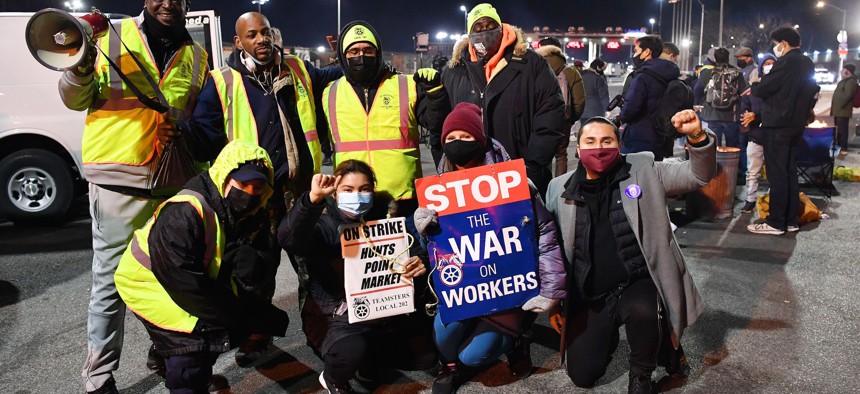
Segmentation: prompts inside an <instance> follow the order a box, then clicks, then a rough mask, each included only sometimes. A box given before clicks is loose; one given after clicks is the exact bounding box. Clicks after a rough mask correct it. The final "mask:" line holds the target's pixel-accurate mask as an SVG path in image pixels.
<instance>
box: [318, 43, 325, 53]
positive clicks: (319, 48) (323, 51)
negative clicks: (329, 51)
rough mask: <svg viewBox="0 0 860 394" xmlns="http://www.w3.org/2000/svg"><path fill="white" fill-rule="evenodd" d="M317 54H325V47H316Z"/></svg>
mask: <svg viewBox="0 0 860 394" xmlns="http://www.w3.org/2000/svg"><path fill="white" fill-rule="evenodd" d="M317 52H319V53H325V47H324V46H322V45H320V46H318V47H317Z"/></svg>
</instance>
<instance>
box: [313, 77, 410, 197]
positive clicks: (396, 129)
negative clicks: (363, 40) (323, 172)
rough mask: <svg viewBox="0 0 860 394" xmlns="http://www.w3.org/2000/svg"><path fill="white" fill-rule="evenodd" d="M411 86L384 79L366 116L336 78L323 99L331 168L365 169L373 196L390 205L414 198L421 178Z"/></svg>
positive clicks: (404, 80)
mask: <svg viewBox="0 0 860 394" xmlns="http://www.w3.org/2000/svg"><path fill="white" fill-rule="evenodd" d="M417 97H418V95H417V92H416V90H415V82H413V81H412V79H411V78H407V77H406V76H405V75H396V76H392V77H390V78H387V79H385V80H384V81H382V83H381V84H380V85H379V88H378V89H377V92H376V96H375V97H374V98H373V105H372V106H371V108H370V111H369V112H367V111H366V110H365V108H364V105H363V104H362V103H361V99H359V97H358V95H357V94H356V92H355V89H353V87H352V86H351V85H350V84H349V82H347V81H346V77H342V78H340V79H338V80H337V81H334V82H333V83H332V84H331V85H329V86H328V87H327V88H326V90H325V92H324V93H323V103H325V114H326V118H327V119H328V124H329V130H331V135H332V142H333V144H334V166H335V167H337V166H338V165H339V164H340V163H342V162H344V161H346V160H350V159H355V160H361V161H363V162H365V163H367V164H369V165H370V166H371V167H372V168H373V169H374V172H375V174H376V179H377V185H376V189H377V190H379V191H387V192H389V193H391V195H392V196H393V197H394V198H396V199H408V198H413V197H414V196H415V179H417V178H420V177H421V157H420V153H419V151H418V122H417V120H416V117H415V103H416V102H417Z"/></svg>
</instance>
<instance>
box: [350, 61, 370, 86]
mask: <svg viewBox="0 0 860 394" xmlns="http://www.w3.org/2000/svg"><path fill="white" fill-rule="evenodd" d="M376 61H377V59H376V56H367V55H361V56H356V57H350V58H347V59H346V66H347V68H349V72H350V74H352V78H353V79H355V82H358V83H359V84H362V85H370V84H371V83H372V82H373V77H374V76H376V70H377V66H376Z"/></svg>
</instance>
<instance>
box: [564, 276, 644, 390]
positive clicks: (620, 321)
mask: <svg viewBox="0 0 860 394" xmlns="http://www.w3.org/2000/svg"><path fill="white" fill-rule="evenodd" d="M659 298H660V297H659V295H658V293H657V287H655V286H654V281H652V280H651V278H650V277H648V278H643V279H639V280H637V281H635V282H633V283H631V284H630V285H629V286H627V288H625V289H624V290H623V291H622V292H621V294H619V295H610V296H608V297H606V298H605V299H603V300H599V301H591V302H585V303H582V304H579V305H578V306H575V308H576V309H577V310H576V313H575V314H574V315H573V316H568V319H569V321H568V324H567V327H568V328H567V335H568V337H569V338H570V341H569V342H568V345H567V354H566V357H567V375H568V376H569V377H570V380H572V381H573V383H574V384H575V385H577V386H579V387H592V386H594V383H595V382H597V380H598V379H600V377H601V376H603V374H605V373H606V367H608V366H609V362H610V361H612V353H614V352H615V349H616V348H617V347H618V327H620V326H621V325H624V331H625V332H626V333H627V342H628V343H629V345H630V372H631V373H633V374H650V373H651V372H652V371H654V369H655V368H657V351H658V349H659V346H660V328H659V324H660V319H659V318H658V313H659V308H658V307H657V305H658V302H660V301H659Z"/></svg>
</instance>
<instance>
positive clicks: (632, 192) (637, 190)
mask: <svg viewBox="0 0 860 394" xmlns="http://www.w3.org/2000/svg"><path fill="white" fill-rule="evenodd" d="M624 194H626V195H627V198H633V199H635V198H639V196H641V195H642V188H641V187H639V185H636V184H633V185H630V186H627V188H626V189H624Z"/></svg>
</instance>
